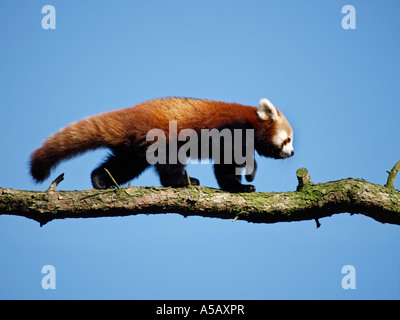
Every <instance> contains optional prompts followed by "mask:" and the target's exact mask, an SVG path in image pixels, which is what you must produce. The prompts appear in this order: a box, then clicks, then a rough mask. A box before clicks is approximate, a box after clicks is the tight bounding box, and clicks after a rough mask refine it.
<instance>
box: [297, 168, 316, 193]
mask: <svg viewBox="0 0 400 320" xmlns="http://www.w3.org/2000/svg"><path fill="white" fill-rule="evenodd" d="M296 176H297V181H298V182H299V184H298V185H297V191H299V190H301V189H303V188H304V187H305V186H312V185H313V183H312V181H311V178H310V174H309V173H308V170H307V169H306V168H300V169H297V171H296Z"/></svg>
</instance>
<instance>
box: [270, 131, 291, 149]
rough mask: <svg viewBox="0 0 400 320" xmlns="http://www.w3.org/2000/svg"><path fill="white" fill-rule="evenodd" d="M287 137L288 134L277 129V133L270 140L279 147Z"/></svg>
mask: <svg viewBox="0 0 400 320" xmlns="http://www.w3.org/2000/svg"><path fill="white" fill-rule="evenodd" d="M287 138H288V134H287V132H286V131H284V130H280V131H278V133H277V134H276V135H275V136H274V137H273V139H272V142H273V144H274V145H275V146H277V147H279V148H280V147H281V145H282V143H283V142H284V141H285V140H286V139H287Z"/></svg>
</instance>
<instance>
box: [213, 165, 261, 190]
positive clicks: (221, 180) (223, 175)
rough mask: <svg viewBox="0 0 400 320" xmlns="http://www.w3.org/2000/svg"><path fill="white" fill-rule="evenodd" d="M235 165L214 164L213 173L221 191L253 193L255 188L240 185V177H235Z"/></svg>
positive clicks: (249, 185)
mask: <svg viewBox="0 0 400 320" xmlns="http://www.w3.org/2000/svg"><path fill="white" fill-rule="evenodd" d="M237 167H238V166H237V165H235V164H214V173H215V177H216V178H217V181H218V184H219V186H220V187H221V189H222V190H225V191H229V192H253V191H255V190H256V188H255V187H254V186H253V185H251V184H248V185H245V184H242V176H241V175H236V174H235V173H236V168H237Z"/></svg>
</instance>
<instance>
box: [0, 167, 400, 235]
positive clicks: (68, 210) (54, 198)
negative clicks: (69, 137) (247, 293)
mask: <svg viewBox="0 0 400 320" xmlns="http://www.w3.org/2000/svg"><path fill="white" fill-rule="evenodd" d="M399 163H400V162H399ZM399 163H397V164H396V166H397V165H399ZM296 174H297V178H298V181H299V186H298V187H297V191H293V192H279V193H278V192H253V193H229V192H225V191H222V190H218V189H212V188H206V187H197V186H189V187H187V188H161V187H124V188H120V189H109V190H95V189H89V190H84V191H54V189H55V187H54V188H49V190H47V191H25V190H15V189H3V188H0V214H8V215H16V216H23V217H27V218H30V219H33V220H36V221H38V222H39V223H40V225H44V224H45V223H47V222H49V221H51V220H54V219H64V218H89V217H113V216H128V215H136V214H149V213H151V214H158V213H180V214H182V215H184V216H203V217H212V218H222V219H231V220H234V221H235V220H244V221H249V222H258V223H275V222H284V221H301V220H315V221H316V223H317V227H319V226H320V224H319V221H318V219H320V218H323V217H328V216H331V215H333V214H336V213H341V212H349V213H352V214H353V213H360V214H364V215H366V216H368V217H371V218H373V219H375V220H376V221H380V222H382V223H391V224H397V225H400V192H399V191H398V190H396V189H394V188H393V187H391V186H387V185H385V186H381V185H377V184H373V183H370V182H368V181H365V180H362V179H343V180H339V181H333V182H327V183H319V184H313V183H312V182H311V179H310V176H309V173H308V171H307V170H306V169H304V168H302V169H299V170H298V171H297V173H296ZM393 175H395V174H392V176H393ZM56 180H57V179H56ZM393 180H394V178H393Z"/></svg>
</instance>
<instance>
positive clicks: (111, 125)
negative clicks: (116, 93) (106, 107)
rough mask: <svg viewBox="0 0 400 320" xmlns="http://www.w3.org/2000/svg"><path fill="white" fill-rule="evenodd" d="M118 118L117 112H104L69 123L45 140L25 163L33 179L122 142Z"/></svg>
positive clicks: (118, 112) (120, 121)
mask: <svg viewBox="0 0 400 320" xmlns="http://www.w3.org/2000/svg"><path fill="white" fill-rule="evenodd" d="M121 116H122V117H121ZM122 118H123V115H122V114H121V112H120V111H112V112H108V113H104V114H101V115H97V116H93V117H90V118H87V119H84V120H81V121H78V122H75V123H72V124H70V125H69V126H67V127H65V128H63V129H61V130H60V131H59V132H57V133H56V134H54V135H52V136H50V137H49V138H47V140H46V141H45V142H44V144H43V145H42V147H40V148H39V149H37V150H35V151H34V152H33V153H32V154H31V158H30V163H29V164H30V173H31V175H32V177H33V179H34V180H35V181H36V182H42V181H44V180H45V179H47V178H48V177H49V175H50V172H51V170H52V169H53V168H54V167H56V166H57V165H58V164H59V163H60V162H61V161H62V160H67V159H70V158H72V157H75V156H77V155H79V154H82V153H84V152H86V151H89V150H95V149H97V148H101V147H112V146H115V145H118V144H120V143H123V141H124V139H125V134H126V130H125V128H123V126H124V121H123V119H122Z"/></svg>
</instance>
